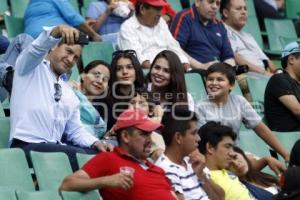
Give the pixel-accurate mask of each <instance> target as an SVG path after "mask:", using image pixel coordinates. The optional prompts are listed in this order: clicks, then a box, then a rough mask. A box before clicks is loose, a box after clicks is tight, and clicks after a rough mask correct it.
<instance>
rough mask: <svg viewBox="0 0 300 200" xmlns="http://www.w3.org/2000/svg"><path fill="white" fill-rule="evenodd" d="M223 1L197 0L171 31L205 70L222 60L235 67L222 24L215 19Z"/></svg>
mask: <svg viewBox="0 0 300 200" xmlns="http://www.w3.org/2000/svg"><path fill="white" fill-rule="evenodd" d="M219 7H220V0H195V3H194V4H193V5H192V7H191V8H188V9H184V10H182V11H181V12H179V13H177V15H176V17H175V18H174V20H173V22H172V25H171V32H172V34H173V36H174V38H175V39H176V40H177V41H178V42H179V44H180V46H181V48H182V49H183V50H184V51H185V52H186V53H187V54H188V55H189V56H190V57H192V58H193V59H195V60H196V63H195V64H194V63H192V62H191V65H192V67H193V65H194V68H196V69H202V70H203V69H204V70H206V69H207V68H208V67H209V66H210V65H211V64H213V63H215V62H217V61H220V62H226V63H228V64H231V65H235V61H234V55H233V52H232V49H231V46H230V43H229V40H228V37H227V33H226V29H225V27H224V25H223V23H222V22H219V21H217V20H216V13H217V12H218V9H219Z"/></svg>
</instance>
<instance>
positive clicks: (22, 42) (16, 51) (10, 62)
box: [0, 33, 33, 101]
mask: <svg viewBox="0 0 300 200" xmlns="http://www.w3.org/2000/svg"><path fill="white" fill-rule="evenodd" d="M32 41H33V38H32V37H31V36H30V35H27V34H24V33H23V34H20V35H18V36H17V37H16V38H15V39H14V40H13V41H11V42H10V44H9V46H8V48H7V50H6V52H5V54H3V55H1V56H0V101H3V100H4V99H5V98H6V97H7V96H8V93H7V92H6V90H5V89H4V88H3V87H2V82H3V78H4V75H5V73H6V68H7V67H8V66H12V67H13V68H14V67H15V64H16V60H17V57H18V56H19V55H20V53H21V52H22V51H23V50H24V49H25V48H26V47H27V46H28V45H29V44H31V43H32Z"/></svg>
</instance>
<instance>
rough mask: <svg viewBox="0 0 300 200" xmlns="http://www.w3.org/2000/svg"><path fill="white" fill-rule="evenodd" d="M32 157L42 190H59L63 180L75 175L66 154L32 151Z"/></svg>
mask: <svg viewBox="0 0 300 200" xmlns="http://www.w3.org/2000/svg"><path fill="white" fill-rule="evenodd" d="M30 157H31V161H32V165H33V168H34V172H35V175H36V179H37V182H38V185H39V189H40V190H58V188H59V186H60V184H61V183H62V181H63V179H64V178H65V177H66V176H68V175H70V174H72V173H73V172H72V169H71V166H70V162H69V159H68V156H67V155H66V154H65V153H61V152H54V153H41V152H35V151H31V152H30Z"/></svg>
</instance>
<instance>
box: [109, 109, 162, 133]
mask: <svg viewBox="0 0 300 200" xmlns="http://www.w3.org/2000/svg"><path fill="white" fill-rule="evenodd" d="M132 126H134V127H136V128H138V129H140V130H142V131H146V132H152V131H155V130H157V129H160V128H162V125H161V124H160V123H157V122H154V121H152V120H151V119H150V118H149V117H148V116H147V115H146V114H145V113H144V112H143V111H141V110H133V109H130V110H126V111H124V112H123V113H121V115H120V116H119V117H118V119H117V122H116V124H115V126H114V128H113V130H114V131H117V130H119V129H122V128H127V127H132Z"/></svg>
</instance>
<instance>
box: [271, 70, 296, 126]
mask: <svg viewBox="0 0 300 200" xmlns="http://www.w3.org/2000/svg"><path fill="white" fill-rule="evenodd" d="M284 95H294V96H295V97H296V98H297V99H298V101H300V84H299V83H298V82H297V81H296V80H294V79H293V78H292V77H290V75H289V74H288V73H286V72H284V73H281V74H275V75H273V76H272V77H271V78H270V80H269V82H268V84H267V87H266V91H265V116H266V119H267V122H268V125H269V127H270V128H271V130H273V131H282V132H288V131H299V130H300V121H299V120H298V119H297V118H296V116H295V115H294V114H293V113H292V112H291V111H290V110H289V109H288V108H287V107H285V106H284V105H283V103H281V102H280V101H279V97H281V96H284Z"/></svg>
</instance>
